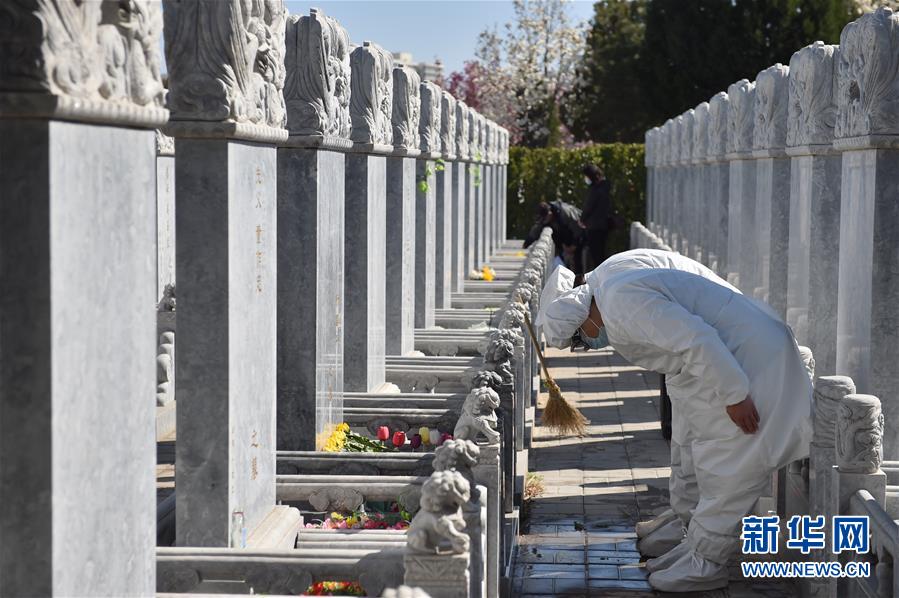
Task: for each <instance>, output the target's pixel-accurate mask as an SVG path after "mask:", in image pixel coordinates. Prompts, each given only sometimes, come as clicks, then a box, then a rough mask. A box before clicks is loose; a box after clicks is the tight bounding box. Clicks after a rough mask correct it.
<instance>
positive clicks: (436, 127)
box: [415, 82, 443, 328]
mask: <svg viewBox="0 0 899 598" xmlns="http://www.w3.org/2000/svg"><path fill="white" fill-rule="evenodd" d="M442 100H443V92H442V91H441V90H440V88H439V87H437V86H436V85H435V84H433V83H431V82H425V83H422V84H421V122H420V123H419V129H418V132H419V137H420V145H421V156H420V157H419V159H418V161H417V163H416V167H415V178H416V181H417V185H416V197H415V327H416V328H433V327H434V306H435V296H434V295H435V293H434V291H435V289H434V284H435V275H436V272H435V269H434V267H435V259H436V256H435V254H436V247H437V244H436V237H437V177H436V170H435V169H436V167H437V164H436V162H435V161H436V160H437V159H439V158H440V112H441V110H442V108H441V104H442Z"/></svg>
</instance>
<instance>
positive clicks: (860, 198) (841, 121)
mask: <svg viewBox="0 0 899 598" xmlns="http://www.w3.org/2000/svg"><path fill="white" fill-rule="evenodd" d="M897 45H899V15H897V14H896V13H894V12H893V11H891V10H890V9H888V8H880V9H878V10H876V11H875V12H873V13H868V14H866V15H864V16H863V17H861V18H860V19H858V20H857V21H854V22H852V23H850V24H849V25H847V26H846V27H845V28H844V29H843V32H842V34H841V36H840V53H839V75H838V76H839V81H838V94H837V106H838V114H837V122H836V126H835V137H836V141H835V142H834V146H835V147H836V148H837V149H839V150H842V152H843V168H842V181H841V206H840V267H839V298H838V306H837V360H836V369H837V372H838V373H840V374H845V375H848V376H851V377H852V379H853V380H854V381H855V383H856V386H857V388H858V392H860V393H868V394H873V395H876V396H879V397H882V399H883V414H884V418H885V419H886V421H889V422H895V421H897V420H899V401H897V399H896V394H895V389H896V388H897V386H899V368H897V367H896V363H897V360H899V353H897V351H899V327H897V326H896V321H897V318H899V311H897V310H899V276H897V274H896V267H895V259H894V256H895V254H896V251H897V249H899V236H897V228H896V222H897V221H899V212H897V210H899V202H897V201H896V194H897V185H899V182H897V178H896V177H897V173H899V151H897V149H896V148H897V147H899V85H897V77H899V73H897V71H896V69H895V68H883V65H884V64H890V65H892V64H894V61H895V55H894V54H895V48H896V47H897ZM882 61H887V62H886V63H884V62H882ZM884 456H885V457H886V458H887V459H897V458H899V435H897V434H896V431H895V427H893V428H890V429H889V430H888V432H887V434H886V435H885V437H884Z"/></svg>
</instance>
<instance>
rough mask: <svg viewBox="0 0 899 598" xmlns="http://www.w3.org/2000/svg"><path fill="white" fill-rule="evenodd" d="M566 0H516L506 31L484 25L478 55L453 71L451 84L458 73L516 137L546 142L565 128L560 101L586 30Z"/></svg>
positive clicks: (570, 82)
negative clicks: (462, 68) (573, 17)
mask: <svg viewBox="0 0 899 598" xmlns="http://www.w3.org/2000/svg"><path fill="white" fill-rule="evenodd" d="M568 1H569V0H514V9H515V18H514V20H513V21H512V22H510V23H506V24H505V26H504V28H503V32H502V33H500V32H499V31H498V30H497V29H492V30H491V29H486V30H484V31H483V32H482V33H481V34H480V36H479V38H478V46H477V50H476V52H475V55H476V57H477V61H476V62H475V63H473V65H472V66H471V67H470V68H469V66H468V64H466V69H465V72H464V73H461V74H459V73H453V74H451V75H450V77H449V83H448V85H449V86H450V88H452V85H453V81H454V78H455V79H457V80H458V83H457V85H458V86H459V87H460V88H461V89H464V90H465V91H466V93H467V90H468V89H470V88H471V89H475V90H476V91H477V94H476V100H477V104H478V106H479V108H478V109H479V111H480V112H482V113H483V114H484V115H485V116H487V117H489V118H491V119H493V120H495V121H496V122H498V123H499V124H500V125H502V126H504V127H506V128H507V129H509V130H510V132H511V134H512V141H513V143H516V144H523V145H527V146H531V147H543V146H547V145H550V144H557V143H559V142H560V139H561V138H562V136H563V134H564V132H563V131H560V127H561V122H560V118H559V103H560V101H561V99H562V96H563V95H564V94H565V93H567V92H568V91H570V90H571V89H572V86H573V83H574V76H575V66H576V63H577V62H578V61H579V60H580V57H581V54H582V52H583V42H584V33H585V27H584V26H583V25H582V24H572V23H571V20H570V17H569V16H568V11H567V7H566V4H567V3H568ZM457 75H458V77H457ZM463 96H464V94H463ZM466 103H468V100H466Z"/></svg>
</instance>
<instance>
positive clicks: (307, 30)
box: [284, 8, 350, 140]
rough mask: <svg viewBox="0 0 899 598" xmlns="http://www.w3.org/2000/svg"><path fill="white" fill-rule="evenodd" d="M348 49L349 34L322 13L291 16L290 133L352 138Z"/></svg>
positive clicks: (287, 99) (287, 63)
mask: <svg viewBox="0 0 899 598" xmlns="http://www.w3.org/2000/svg"><path fill="white" fill-rule="evenodd" d="M349 48H350V38H349V35H348V34H347V32H346V30H345V29H344V28H343V27H342V26H341V25H340V24H339V23H338V22H337V21H336V20H335V19H332V18H331V17H328V16H326V15H325V14H324V13H323V12H321V11H320V10H317V9H315V8H313V9H312V10H310V11H309V16H303V17H300V16H295V15H291V16H290V17H288V22H287V33H286V57H285V66H286V72H287V74H286V78H285V81H284V101H285V104H286V108H287V126H288V129H289V130H290V134H291V135H295V136H308V137H314V138H321V139H322V140H326V139H329V138H334V139H345V140H348V139H349V137H350V57H349Z"/></svg>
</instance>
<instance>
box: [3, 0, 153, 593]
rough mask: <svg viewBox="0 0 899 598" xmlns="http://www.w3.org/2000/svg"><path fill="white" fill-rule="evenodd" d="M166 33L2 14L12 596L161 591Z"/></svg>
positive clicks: (45, 10)
mask: <svg viewBox="0 0 899 598" xmlns="http://www.w3.org/2000/svg"><path fill="white" fill-rule="evenodd" d="M107 4H108V5H107ZM161 27H162V15H161V10H160V6H159V4H158V3H154V2H149V1H145V0H136V1H134V2H129V3H125V4H123V5H122V6H119V5H118V4H115V5H113V4H112V3H104V4H101V3H99V2H71V1H70V0H65V1H64V0H53V1H46V0H45V1H37V0H18V1H16V2H2V3H0V40H2V42H0V165H2V166H0V189H2V191H0V285H2V289H3V291H2V298H0V338H2V341H0V343H2V352H0V362H2V368H0V447H2V450H0V496H2V497H3V504H4V508H3V510H2V514H0V537H2V541H0V594H2V595H4V596H7V595H8V596H24V595H32V596H37V595H47V596H50V595H56V596H62V595H68V596H73V595H82V596H83V595H101V594H103V595H125V594H129V595H130V594H141V595H150V594H152V593H153V592H154V588H155V584H154V577H155V575H154V564H153V563H154V561H153V559H154V550H155V546H154V545H155V540H154V533H153V530H154V529H155V526H154V514H155V512H156V511H155V492H154V490H153V479H152V471H153V464H154V463H155V451H154V448H153V447H154V441H155V424H154V422H155V412H154V409H155V401H153V394H154V388H155V387H156V384H155V381H156V375H155V374H156V367H155V361H156V338H157V336H156V313H155V309H154V306H155V304H156V302H157V301H158V299H159V296H158V291H157V279H156V272H155V263H156V230H155V229H156V224H155V223H156V155H157V153H156V139H155V134H154V132H153V129H154V128H156V127H158V126H160V125H162V124H163V123H165V121H166V120H167V118H168V112H167V111H166V110H165V109H164V107H163V94H164V90H163V87H162V82H161V79H160V74H159V65H160V57H159V35H160V30H161ZM108 468H114V469H115V470H116V475H109V473H108Z"/></svg>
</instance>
